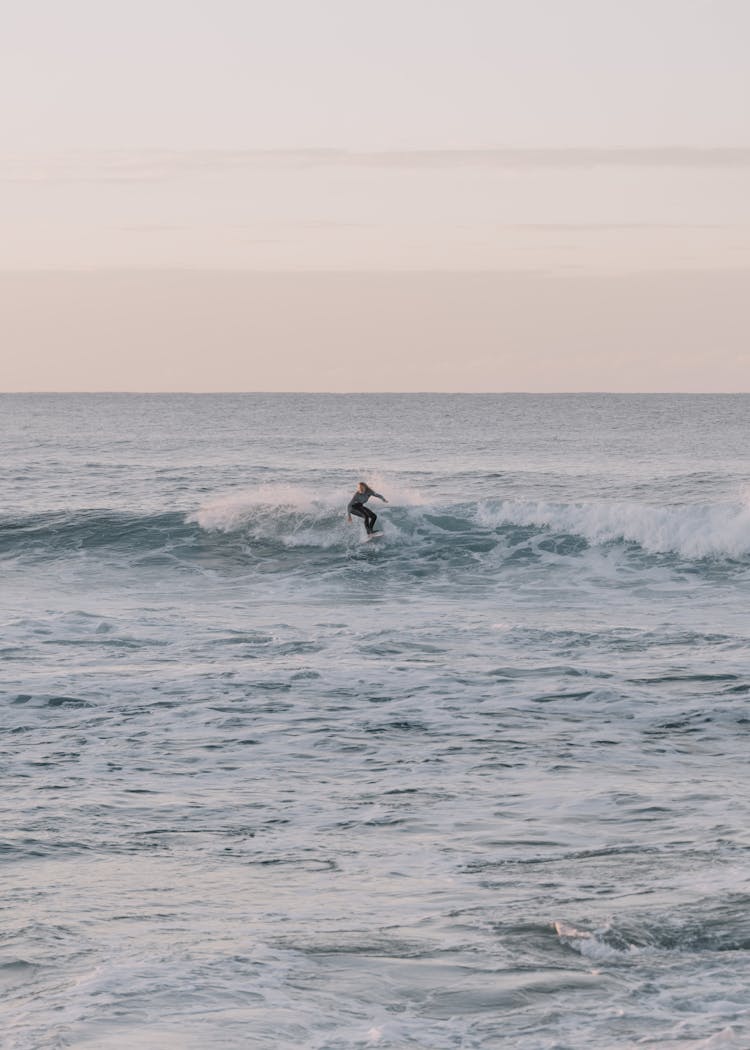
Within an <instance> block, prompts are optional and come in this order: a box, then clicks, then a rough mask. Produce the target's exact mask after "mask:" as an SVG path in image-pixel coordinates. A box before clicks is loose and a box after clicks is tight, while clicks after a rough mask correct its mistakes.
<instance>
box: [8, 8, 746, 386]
mask: <svg viewBox="0 0 750 1050" xmlns="http://www.w3.org/2000/svg"><path fill="white" fill-rule="evenodd" d="M748 39H750V4H748V3H747V0H628V2H627V3H625V2H623V0H398V2H395V0H380V2H379V3H378V4H372V3H368V4H365V3H364V2H362V0H274V2H273V3H269V2H268V0H265V2H256V0H212V2H211V3H209V2H208V0H148V2H145V0H130V2H129V3H128V4H122V3H119V2H115V0H66V2H65V3H64V4H61V3H59V0H24V2H23V3H21V2H20V0H15V2H9V0H5V3H4V4H3V33H2V34H0V98H2V99H3V119H2V120H1V121H0V222H1V223H2V237H1V238H0V390H169V389H179V390H254V389H262V390H283V389H292V390H382V389H388V390H452V389H455V390H459V389H460V390H521V389H529V390H585V389H596V390H608V389H611V390H690V391H693V390H707V391H709V390H729V391H735V390H750V368H749V367H748V365H749V361H748V356H747V355H748V351H747V347H748V334H750V326H749V324H748V311H747V307H746V305H745V304H746V302H747V301H748V298H750V297H749V296H748V293H749V292H750V281H748V277H749V276H750V194H749V193H748V192H747V188H748V185H750V63H748V61H747V48H746V45H747V41H748ZM603 304H606V307H607V308H606V310H605V309H604V308H603Z"/></svg>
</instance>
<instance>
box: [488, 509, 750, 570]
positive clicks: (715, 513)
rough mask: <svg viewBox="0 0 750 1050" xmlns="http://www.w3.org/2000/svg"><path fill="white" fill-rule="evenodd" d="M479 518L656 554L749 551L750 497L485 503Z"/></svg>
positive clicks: (704, 554) (695, 555) (741, 553)
mask: <svg viewBox="0 0 750 1050" xmlns="http://www.w3.org/2000/svg"><path fill="white" fill-rule="evenodd" d="M476 519H477V522H478V523H479V524H481V525H484V526H486V527H495V528H497V527H499V526H501V525H508V524H512V525H519V526H531V527H539V528H545V529H550V530H552V531H554V532H558V533H567V534H574V535H579V536H582V537H583V538H584V539H586V540H588V542H589V543H591V544H595V545H601V544H606V543H614V542H626V543H636V544H638V546H640V547H641V548H643V550H646V551H650V552H652V553H667V552H674V553H676V554H680V555H682V556H683V557H685V558H690V559H694V558H708V557H730V558H741V557H744V556H746V555H748V554H750V500H748V499H747V497H746V498H744V499H740V500H738V501H736V502H731V503H730V502H727V503H714V504H693V505H688V506H673V507H656V506H652V505H649V504H642V503H635V502H612V503H548V502H542V501H539V502H520V501H518V502H516V501H510V500H508V501H503V502H501V503H499V504H491V503H483V504H480V505H479V507H478V508H477V513H476Z"/></svg>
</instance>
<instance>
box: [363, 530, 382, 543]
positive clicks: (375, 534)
mask: <svg viewBox="0 0 750 1050" xmlns="http://www.w3.org/2000/svg"><path fill="white" fill-rule="evenodd" d="M383 535H385V533H382V532H371V533H370V535H369V536H365V540H366V542H367V543H369V542H370V540H377V539H380V537H381V536H383Z"/></svg>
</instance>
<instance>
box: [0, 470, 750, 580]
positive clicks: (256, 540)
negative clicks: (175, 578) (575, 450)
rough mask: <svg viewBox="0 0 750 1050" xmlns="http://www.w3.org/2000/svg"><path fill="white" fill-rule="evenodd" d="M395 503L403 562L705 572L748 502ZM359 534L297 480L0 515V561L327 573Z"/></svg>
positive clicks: (721, 556)
mask: <svg viewBox="0 0 750 1050" xmlns="http://www.w3.org/2000/svg"><path fill="white" fill-rule="evenodd" d="M337 495H338V498H337ZM402 500H403V502H400V503H399V504H398V505H393V506H388V508H387V509H381V508H377V512H378V513H379V525H378V529H379V531H381V532H382V533H383V540H384V541H385V542H384V544H382V545H381V546H382V549H383V550H385V549H387V550H388V553H389V558H390V559H391V561H392V562H395V563H397V564H399V565H403V562H405V561H409V560H411V561H413V562H415V564H416V563H418V562H420V559H427V561H428V562H430V563H434V562H435V561H436V560H437V561H439V562H441V564H442V563H446V564H450V562H451V560H453V561H455V563H456V565H457V566H460V565H462V564H463V563H464V562H465V560H466V558H467V557H469V558H471V559H472V560H474V561H476V562H477V563H480V564H481V563H484V565H485V567H487V568H491V567H493V566H494V567H501V566H502V564H503V562H504V561H508V560H510V561H513V560H517V559H518V558H519V557H521V556H523V555H526V556H527V557H529V558H532V559H534V558H536V559H539V558H544V557H545V556H546V555H548V554H555V555H557V556H558V564H559V559H565V558H567V559H575V558H579V557H580V556H581V555H582V554H584V552H586V551H588V550H591V549H592V548H600V549H603V550H607V549H613V548H619V549H620V550H621V551H622V552H623V553H628V554H629V555H630V556H631V557H632V558H636V559H637V557H638V556H639V555H641V556H643V557H646V556H648V555H674V556H675V557H677V558H679V559H681V560H683V561H685V562H691V563H701V562H706V563H707V566H708V567H710V566H711V565H712V564H716V563H721V562H728V563H731V562H740V563H743V562H746V561H747V559H748V558H750V500H748V499H747V498H738V499H736V500H734V501H729V500H727V501H726V502H722V503H715V504H694V505H677V506H667V507H658V506H652V505H649V504H642V503H636V502H626V501H612V502H605V501H599V502H577V503H562V502H547V501H539V500H534V501H528V500H527V501H524V500H491V499H486V500H481V501H477V502H462V503H449V504H444V505H440V504H438V503H429V502H427V501H426V500H424V499H423V498H421V497H420V496H419V495H418V494H416V493H413V492H412V493H409V494H405V495H404V496H402ZM407 501H408V502H407ZM364 539H365V537H364V533H363V529H362V525H361V522H359V521H356V520H355V521H354V522H353V523H352V524H349V525H347V524H346V523H345V513H344V512H343V511H342V506H341V498H340V494H336V493H333V494H331V495H329V496H328V497H321V496H320V495H319V494H316V493H315V492H313V491H310V490H307V489H305V488H304V487H301V486H300V487H295V486H285V487H282V488H281V489H280V488H279V487H278V486H263V487H260V488H258V489H256V490H249V491H243V492H240V493H236V492H232V493H229V494H227V495H224V496H218V497H214V498H211V499H209V500H207V501H206V502H204V503H203V504H202V505H201V506H200V507H198V508H197V509H196V510H195V511H192V512H188V513H179V512H174V511H171V512H170V511H165V512H162V513H152V514H133V513H127V512H119V513H112V512H109V513H106V512H99V511H79V512H73V513H65V512H57V513H52V514H35V515H27V516H23V517H5V518H4V519H0V557H6V558H8V557H21V558H23V557H30V558H34V559H40V560H44V559H47V558H49V559H54V558H58V557H68V556H71V555H89V556H92V557H101V558H105V559H106V558H107V557H117V556H118V555H121V556H128V557H130V558H135V559H138V558H140V557H145V556H156V555H164V556H165V557H166V556H169V557H171V558H173V559H175V560H180V559H182V560H184V561H185V562H189V561H190V560H191V559H194V558H198V557H205V556H206V555H208V554H210V553H211V552H212V551H213V552H214V553H215V554H217V555H219V554H224V555H229V554H231V553H233V554H234V556H235V557H236V558H237V560H238V562H242V561H244V562H245V563H246V564H248V565H251V564H254V563H256V562H257V561H258V560H259V559H262V558H264V557H271V556H272V557H274V558H275V559H276V560H275V561H274V566H275V569H276V570H277V571H283V569H284V568H285V567H289V568H295V567H296V566H297V561H296V560H295V559H294V557H293V555H294V554H295V552H296V553H297V554H298V555H300V556H303V555H304V556H305V557H309V558H312V559H313V563H314V571H315V572H317V571H319V569H320V566H321V564H326V563H327V564H328V565H329V567H330V568H331V569H335V567H336V566H337V565H341V564H342V558H343V559H346V558H348V557H350V556H352V555H353V554H356V553H359V554H362V551H361V550H360V549H359V548H360V546H361V544H362V541H363V540H364ZM371 553H372V552H371ZM284 554H287V555H288V556H289V557H288V560H287V562H284V560H283V557H282V556H283V555H284ZM279 559H281V560H279ZM311 571H313V569H312V568H311Z"/></svg>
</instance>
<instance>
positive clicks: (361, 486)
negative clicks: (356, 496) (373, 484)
mask: <svg viewBox="0 0 750 1050" xmlns="http://www.w3.org/2000/svg"><path fill="white" fill-rule="evenodd" d="M369 487H370V486H369V485H368V484H367V482H366V481H358V482H357V491H358V492H367V490H368V489H369Z"/></svg>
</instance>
